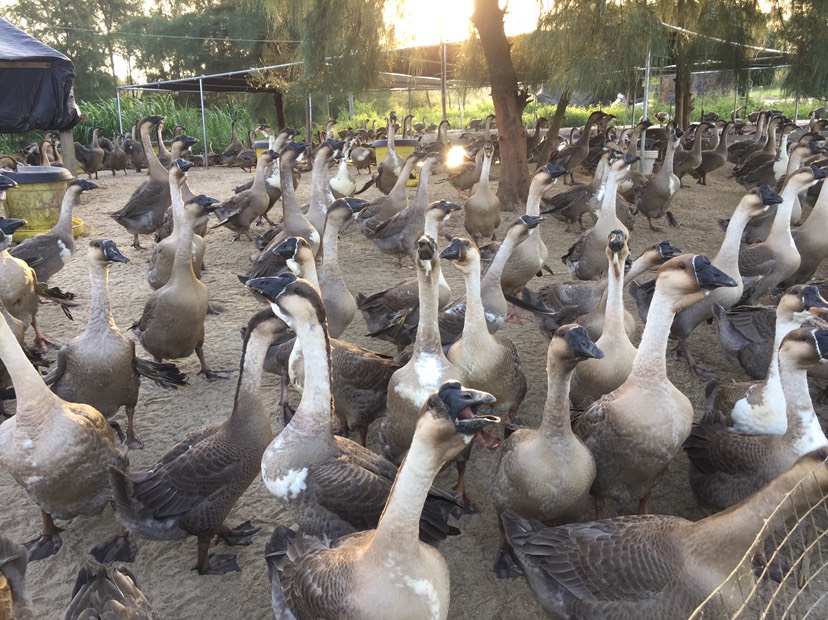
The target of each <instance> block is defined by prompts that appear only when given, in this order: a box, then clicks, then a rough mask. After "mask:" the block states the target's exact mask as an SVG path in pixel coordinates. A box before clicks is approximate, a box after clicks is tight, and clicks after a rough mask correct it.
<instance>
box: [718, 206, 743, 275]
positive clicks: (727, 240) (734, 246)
mask: <svg viewBox="0 0 828 620" xmlns="http://www.w3.org/2000/svg"><path fill="white" fill-rule="evenodd" d="M749 220H750V214H749V213H748V212H747V210H745V209H743V208H741V207H738V206H737V207H736V210H735V211H734V212H733V216H732V217H731V218H730V222H728V224H727V230H726V231H725V237H724V240H723V241H722V245H721V246H720V247H719V251H718V252H717V253H716V257H715V258H714V259H713V261H712V263H713V265H714V266H716V267H718V268H719V269H721V270H723V271H724V272H725V273H727V274H728V275H730V276H731V277H734V278H736V279H739V278H740V276H739V250H740V244H741V241H742V233H743V232H744V230H745V226H747V223H748V221H749ZM731 272H733V273H731Z"/></svg>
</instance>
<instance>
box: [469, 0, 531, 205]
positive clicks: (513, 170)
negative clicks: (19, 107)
mask: <svg viewBox="0 0 828 620" xmlns="http://www.w3.org/2000/svg"><path fill="white" fill-rule="evenodd" d="M504 13H505V11H504V10H503V9H501V8H500V7H499V6H498V1H497V0H474V14H473V15H472V22H473V23H474V26H475V28H476V29H477V32H478V34H479V36H480V45H481V46H482V48H483V53H484V55H485V57H486V65H487V66H488V69H489V77H490V79H491V86H492V101H493V102H494V108H495V116H496V119H497V133H498V136H499V140H500V183H499V184H498V188H497V196H498V198H500V206H501V208H503V209H505V210H506V211H514V210H516V209H520V208H522V206H523V205H525V204H526V199H527V197H528V193H529V169H528V162H527V159H526V129H525V128H524V127H523V120H522V114H523V108H525V107H526V103H527V101H528V100H529V95H528V93H527V92H526V90H521V89H520V88H519V87H518V76H517V72H516V71H515V67H514V65H513V64H512V55H511V51H510V48H511V45H510V43H509V40H508V39H507V38H506V32H505V30H504V27H503V15H504Z"/></svg>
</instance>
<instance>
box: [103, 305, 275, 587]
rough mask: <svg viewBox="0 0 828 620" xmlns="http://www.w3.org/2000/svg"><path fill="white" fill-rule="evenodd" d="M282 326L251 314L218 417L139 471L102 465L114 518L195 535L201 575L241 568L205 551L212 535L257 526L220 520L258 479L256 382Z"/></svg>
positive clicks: (161, 535) (264, 431) (235, 539)
mask: <svg viewBox="0 0 828 620" xmlns="http://www.w3.org/2000/svg"><path fill="white" fill-rule="evenodd" d="M283 331H284V323H283V322H282V321H281V320H280V319H278V318H277V317H275V316H273V313H272V312H270V311H268V310H264V311H261V312H258V313H257V314H255V315H254V316H253V318H251V319H250V321H249V323H248V325H247V331H246V337H245V342H244V350H243V353H242V360H241V364H240V368H239V380H238V384H237V387H236V398H235V400H234V401H233V411H232V413H231V414H230V417H229V418H227V419H226V420H225V421H224V422H222V423H220V424H212V425H210V426H206V427H202V428H199V429H198V430H195V431H192V432H191V433H189V434H188V435H187V436H186V437H185V438H184V439H183V440H181V441H180V442H178V443H177V444H176V445H175V446H173V447H172V448H171V449H170V450H169V451H168V452H167V453H166V454H165V455H164V456H162V457H161V459H160V460H159V461H158V463H156V464H155V465H154V466H153V467H151V468H150V469H148V470H146V471H141V472H130V473H129V474H127V473H125V472H124V471H123V470H122V469H121V468H117V467H110V469H109V477H110V482H111V484H112V489H113V493H114V496H115V503H116V506H117V511H116V517H117V519H118V520H119V521H120V522H121V523H122V524H123V525H124V526H125V527H126V528H127V529H128V530H129V532H131V533H134V534H137V535H138V536H141V537H144V538H149V539H151V540H175V539H181V538H186V537H187V536H188V535H190V536H196V537H197V539H198V562H197V564H196V570H197V571H198V573H199V574H200V575H223V574H225V573H228V572H233V571H238V570H240V569H239V566H238V564H237V562H236V559H235V556H232V555H212V556H211V555H210V554H209V548H210V541H211V540H212V539H213V537H214V536H217V537H218V538H220V539H222V540H224V541H225V542H226V543H227V544H229V545H249V544H250V542H251V537H252V536H253V534H255V533H256V532H257V531H258V530H257V529H256V528H253V527H252V526H251V524H250V522H249V521H248V522H246V523H243V524H242V525H240V526H238V527H236V528H229V527H227V526H226V525H225V523H224V522H225V520H226V519H227V516H228V514H229V513H230V511H231V510H232V508H233V506H234V505H235V504H236V502H237V501H238V499H239V498H240V497H241V496H242V495H243V494H244V492H245V491H246V490H247V488H248V487H249V486H250V484H251V483H252V482H253V480H255V479H256V478H257V477H258V475H259V471H260V465H261V460H262V455H263V454H264V451H265V449H266V448H267V446H268V444H270V442H271V441H272V440H273V431H272V430H271V427H270V420H269V418H268V415H267V412H266V411H265V407H264V403H263V402H262V399H261V396H260V384H261V379H262V367H263V364H264V360H265V355H266V354H267V350H268V347H269V346H270V344H271V343H272V341H273V339H274V336H276V335H277V334H280V333H281V332H283Z"/></svg>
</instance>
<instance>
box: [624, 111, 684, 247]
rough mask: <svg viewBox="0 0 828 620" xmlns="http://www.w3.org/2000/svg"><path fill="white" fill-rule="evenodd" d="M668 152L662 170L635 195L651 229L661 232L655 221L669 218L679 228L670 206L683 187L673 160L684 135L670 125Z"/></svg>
mask: <svg viewBox="0 0 828 620" xmlns="http://www.w3.org/2000/svg"><path fill="white" fill-rule="evenodd" d="M668 127H669V129H668V132H667V133H668V140H667V150H666V153H665V155H664V162H663V163H662V165H661V170H659V171H658V173H656V174H655V175H653V176H652V177H650V178H649V179H647V183H646V185H644V187H642V188H641V189H639V190H638V191H637V192H636V194H635V207H636V209H638V211H639V212H641V213H643V214H644V217H646V218H647V223H648V224H649V225H650V229H651V230H653V231H654V232H661V230H660V229H658V228H656V227H655V226H653V220H655V219H658V218H660V217H663V216H664V215H666V216H667V221H668V223H669V224H670V226H673V227H675V226H678V220H676V218H675V216H674V215H673V214H672V212H671V211H670V210H669V209H670V204H671V203H672V200H673V197H674V196H675V195H676V192H678V190H679V187H680V186H681V180H680V179H679V178H678V177H677V176H676V175H675V174H674V173H673V159H674V157H675V153H676V149H678V147H679V144H680V142H679V138H681V136H683V135H684V132H683V131H682V130H681V129H678V128H675V127H674V126H673V125H672V124H670V125H668Z"/></svg>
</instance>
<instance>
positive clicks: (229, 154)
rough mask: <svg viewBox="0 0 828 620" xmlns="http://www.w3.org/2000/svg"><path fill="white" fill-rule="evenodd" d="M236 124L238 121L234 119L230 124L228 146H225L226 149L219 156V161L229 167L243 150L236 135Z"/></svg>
mask: <svg viewBox="0 0 828 620" xmlns="http://www.w3.org/2000/svg"><path fill="white" fill-rule="evenodd" d="M237 123H238V121H237V120H235V119H234V120H233V122H232V123H230V144H228V145H227V148H226V149H224V152H223V153H222V154H221V161H222V163H223V164H224V165H225V166H231V165H232V164H233V162H234V161H235V159H236V155H238V154H239V153H241V151H242V149H243V148H244V145H243V144H242V142H241V140H239V136H238V134H237V133H236V124H237Z"/></svg>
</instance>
